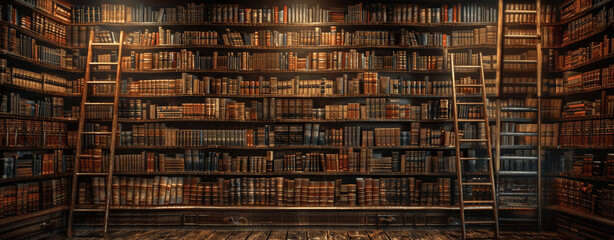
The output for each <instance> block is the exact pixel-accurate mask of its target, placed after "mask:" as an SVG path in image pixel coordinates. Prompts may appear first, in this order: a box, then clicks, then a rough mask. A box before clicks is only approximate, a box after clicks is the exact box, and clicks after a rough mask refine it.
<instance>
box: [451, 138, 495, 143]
mask: <svg viewBox="0 0 614 240" xmlns="http://www.w3.org/2000/svg"><path fill="white" fill-rule="evenodd" d="M458 141H459V142H486V141H488V140H487V139H485V138H478V139H458Z"/></svg>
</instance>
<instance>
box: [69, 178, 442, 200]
mask: <svg viewBox="0 0 614 240" xmlns="http://www.w3.org/2000/svg"><path fill="white" fill-rule="evenodd" d="M352 182H354V183H345V184H344V183H343V182H342V181H341V179H338V180H335V181H317V180H311V179H307V178H295V179H288V178H284V177H275V178H228V179H224V178H218V179H217V180H216V181H212V182H203V181H202V180H201V179H200V178H195V177H185V178H184V177H166V176H162V177H160V176H156V177H114V178H113V180H112V192H111V194H112V195H111V196H106V191H105V190H106V180H105V179H104V178H102V177H93V178H92V179H91V181H87V182H80V183H79V197H78V199H79V203H81V204H102V203H104V202H105V201H106V199H107V197H109V198H111V203H112V205H137V206H138V205H140V206H153V205H191V206H194V205H205V206H211V205H215V206H236V205H243V206H437V205H441V206H450V205H451V204H452V202H454V201H453V200H452V197H454V196H452V195H451V192H450V188H451V185H452V181H451V179H449V178H436V179H434V180H422V179H416V178H413V177H411V178H379V179H377V178H375V179H374V178H355V179H353V181H352Z"/></svg>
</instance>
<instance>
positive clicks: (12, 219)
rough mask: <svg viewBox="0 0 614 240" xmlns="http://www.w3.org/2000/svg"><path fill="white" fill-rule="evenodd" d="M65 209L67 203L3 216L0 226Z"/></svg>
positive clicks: (66, 208)
mask: <svg viewBox="0 0 614 240" xmlns="http://www.w3.org/2000/svg"><path fill="white" fill-rule="evenodd" d="M65 210H68V205H63V206H57V207H53V208H48V209H44V210H39V211H36V212H29V213H24V214H21V215H17V216H10V217H5V218H2V219H0V226H5V225H7V224H11V223H16V222H23V221H26V220H28V219H32V218H36V217H40V216H45V215H50V214H54V213H57V212H61V211H65Z"/></svg>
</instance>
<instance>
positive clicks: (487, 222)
mask: <svg viewBox="0 0 614 240" xmlns="http://www.w3.org/2000/svg"><path fill="white" fill-rule="evenodd" d="M465 224H495V221H465Z"/></svg>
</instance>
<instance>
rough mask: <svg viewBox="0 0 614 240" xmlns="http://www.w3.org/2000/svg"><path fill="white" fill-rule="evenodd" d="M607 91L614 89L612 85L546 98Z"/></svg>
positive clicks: (552, 95)
mask: <svg viewBox="0 0 614 240" xmlns="http://www.w3.org/2000/svg"><path fill="white" fill-rule="evenodd" d="M609 89H614V84H611V85H606V86H595V87H591V88H587V89H582V90H581V91H573V92H564V93H557V94H551V95H549V96H548V97H553V98H556V97H563V96H569V95H576V94H585V93H591V92H595V91H601V90H609Z"/></svg>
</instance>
